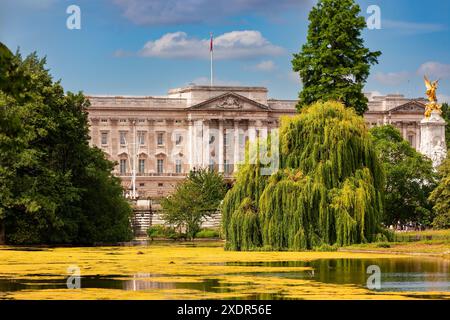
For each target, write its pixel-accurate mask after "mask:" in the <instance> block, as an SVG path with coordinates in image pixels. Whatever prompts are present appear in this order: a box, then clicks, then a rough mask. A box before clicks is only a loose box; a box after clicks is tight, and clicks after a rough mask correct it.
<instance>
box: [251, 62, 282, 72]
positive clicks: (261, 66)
mask: <svg viewBox="0 0 450 320" xmlns="http://www.w3.org/2000/svg"><path fill="white" fill-rule="evenodd" d="M249 69H250V70H254V71H264V72H269V71H273V70H275V69H276V66H275V63H274V62H273V61H272V60H264V61H261V62H260V63H258V64H257V65H255V66H252V67H250V68H249Z"/></svg>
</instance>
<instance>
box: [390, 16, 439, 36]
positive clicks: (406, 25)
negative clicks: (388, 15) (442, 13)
mask: <svg viewBox="0 0 450 320" xmlns="http://www.w3.org/2000/svg"><path fill="white" fill-rule="evenodd" d="M382 28H386V29H392V30H396V31H398V32H399V33H401V34H406V35H415V34H425V33H433V32H440V31H444V30H447V27H446V26H445V25H442V24H437V23H417V22H408V21H397V20H388V19H384V20H383V21H382Z"/></svg>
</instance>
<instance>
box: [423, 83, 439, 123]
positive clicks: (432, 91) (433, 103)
mask: <svg viewBox="0 0 450 320" xmlns="http://www.w3.org/2000/svg"><path fill="white" fill-rule="evenodd" d="M423 78H424V80H425V86H426V87H427V92H426V95H427V96H428V100H430V102H429V103H428V104H427V108H426V110H425V116H426V117H427V118H429V117H430V116H431V113H432V112H433V110H437V111H439V112H441V106H440V105H439V104H438V103H437V98H436V90H437V88H438V84H439V80H436V81H430V80H429V79H428V77H427V76H424V77H423Z"/></svg>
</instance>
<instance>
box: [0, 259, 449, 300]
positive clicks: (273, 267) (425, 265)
mask: <svg viewBox="0 0 450 320" xmlns="http://www.w3.org/2000/svg"><path fill="white" fill-rule="evenodd" d="M198 264H200V265H202V264H201V263H198ZM198 264H197V265H198ZM204 265H205V266H213V265H215V266H217V265H220V266H222V267H223V268H224V269H225V270H226V268H227V267H232V266H240V267H252V271H251V273H248V272H246V273H245V276H249V275H253V274H254V275H256V276H259V277H261V276H262V277H278V278H283V279H286V278H287V279H308V280H312V281H314V282H318V283H326V284H346V285H355V286H358V287H361V288H366V284H367V279H368V277H369V276H370V274H368V273H367V268H368V267H369V266H372V265H375V266H378V267H379V268H380V271H381V288H380V289H379V291H391V292H392V291H394V292H427V291H428V292H430V291H433V292H438V291H439V292H450V261H449V260H445V259H438V258H424V257H410V258H380V259H367V258H363V259H319V260H313V261H309V262H305V261H269V262H267V261H264V262H258V261H255V262H238V261H236V262H225V263H216V264H212V263H208V264H206V263H205V264H204ZM255 267H256V271H254V270H255ZM258 267H261V268H264V270H262V271H261V272H258V271H257V268H258ZM297 267H309V268H310V269H309V270H295V269H293V271H287V272H286V270H285V269H286V268H297ZM268 268H270V271H267V270H268ZM277 268H283V269H284V270H283V271H281V272H280V271H277ZM228 274H229V273H228ZM229 275H231V274H229ZM235 275H241V274H239V273H237V274H235ZM57 276H58V275H51V274H35V275H32V276H28V277H26V278H20V279H10V278H9V279H7V278H4V277H0V292H14V291H20V290H42V289H64V288H67V287H66V280H65V279H61V278H58V277H57ZM167 276H170V275H167V274H166V275H165V274H149V273H146V272H145V270H144V272H142V273H138V274H135V275H133V276H131V277H129V276H123V275H109V276H107V277H100V276H90V277H82V278H81V283H82V287H83V288H100V289H119V290H132V291H140V290H158V289H190V290H199V291H202V292H205V293H208V292H211V293H225V292H233V285H232V284H229V283H226V281H225V282H224V281H221V280H220V279H223V278H224V277H223V274H221V275H219V274H218V275H217V278H215V277H214V275H208V276H207V277H204V278H201V281H198V282H196V281H186V282H183V281H179V280H178V281H176V282H170V281H169V282H158V281H152V278H155V277H167ZM193 276H195V275H193ZM249 298H253V299H258V298H261V296H249ZM262 298H264V299H276V298H282V296H280V295H279V294H275V293H274V294H271V293H270V292H269V293H267V294H266V295H264V297H262ZM436 298H439V296H436Z"/></svg>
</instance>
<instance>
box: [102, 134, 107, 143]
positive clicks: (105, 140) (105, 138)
mask: <svg viewBox="0 0 450 320" xmlns="http://www.w3.org/2000/svg"><path fill="white" fill-rule="evenodd" d="M107 144H108V132H102V145H107Z"/></svg>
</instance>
